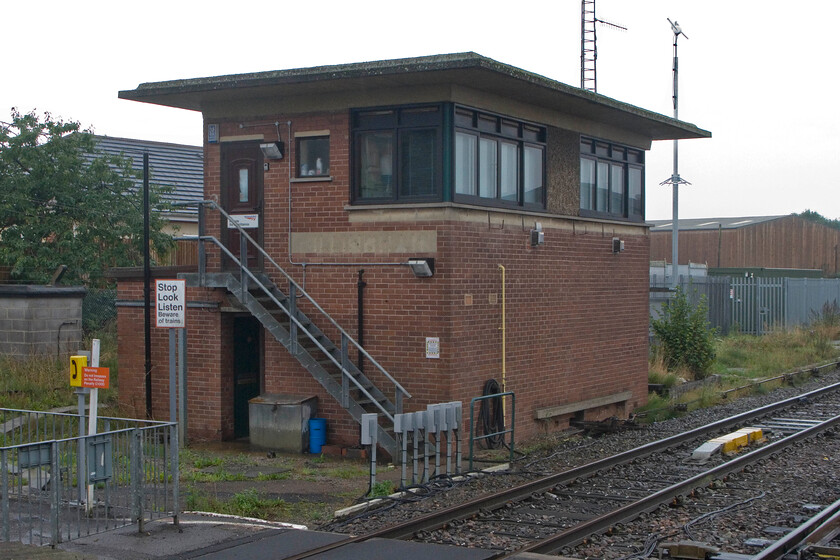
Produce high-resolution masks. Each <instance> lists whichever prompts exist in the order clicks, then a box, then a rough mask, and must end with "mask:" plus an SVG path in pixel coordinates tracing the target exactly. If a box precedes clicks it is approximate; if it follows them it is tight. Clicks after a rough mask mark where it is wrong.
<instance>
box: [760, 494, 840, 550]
mask: <svg viewBox="0 0 840 560" xmlns="http://www.w3.org/2000/svg"><path fill="white" fill-rule="evenodd" d="M838 524H840V500H837V501H836V502H834V503H833V504H831V505H830V506H828V507H827V508H825V509H823V510H822V511H821V512H819V513H818V514H816V515H814V516H813V517H811V518H810V519H808V520H807V521H806V522H805V523H803V524H802V525H800V526H799V527H797V528H796V529H794V530H793V531H791V532H790V533H788V534H787V535H785V536H784V537H782V538H781V539H779V540H777V541H776V542H774V543H773V544H771V545H770V546H768V547H767V548H765V549H764V550H762V551H761V552H759V553H758V554H756V555H754V556H753V557H752V560H781V558H784V557H785V555H787V554H788V553H789V552H791V551H792V550H795V549H797V548H800V547H802V546H803V545H808V544H814V543H816V542H818V541H820V540H821V539H822V538H823V537H824V536H826V535H827V534H829V533H831V532H833V531H835V530H836V529H837V527H838Z"/></svg>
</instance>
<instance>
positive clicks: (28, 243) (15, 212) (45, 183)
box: [0, 108, 173, 286]
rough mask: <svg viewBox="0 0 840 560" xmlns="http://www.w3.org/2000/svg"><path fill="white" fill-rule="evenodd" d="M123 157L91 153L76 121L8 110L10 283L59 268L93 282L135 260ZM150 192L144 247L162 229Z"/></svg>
mask: <svg viewBox="0 0 840 560" xmlns="http://www.w3.org/2000/svg"><path fill="white" fill-rule="evenodd" d="M132 178H134V179H135V180H136V179H137V178H138V176H137V173H136V172H135V171H134V170H133V169H132V167H131V161H130V160H129V159H127V158H124V157H114V156H108V155H105V154H100V153H97V150H96V141H95V138H94V137H93V135H92V134H91V133H90V131H88V130H82V129H81V126H80V125H79V123H77V122H72V121H68V122H65V121H63V120H60V119H54V118H53V117H52V116H51V115H50V114H49V113H44V114H43V118H40V117H39V116H38V115H36V113H35V112H34V111H33V112H30V113H27V114H21V113H20V112H18V111H17V110H16V109H14V108H13V109H12V111H11V122H9V123H2V122H0V266H7V267H10V268H11V275H12V277H13V278H14V279H15V280H16V281H22V282H32V283H39V284H43V283H45V282H48V281H49V280H50V278H51V277H52V275H53V274H54V272H55V270H56V269H57V268H58V267H59V266H60V265H62V264H63V265H67V267H68V269H67V273H66V275H65V282H67V283H70V282H75V283H84V284H87V285H88V286H100V285H102V284H103V283H105V279H104V273H105V271H106V269H107V268H109V267H112V266H136V265H139V264H142V261H143V257H142V256H143V193H142V190H141V189H138V188H136V186H135V182H134V181H133V180H132ZM150 190H151V194H150V201H151V207H152V212H151V218H150V226H151V227H150V230H151V236H150V239H151V245H152V250H153V252H154V253H156V254H160V255H163V254H165V253H166V252H167V251H168V250H170V249H171V247H172V244H173V241H172V238H171V236H169V235H166V234H164V233H162V232H161V231H160V230H161V229H162V227H163V225H164V223H165V221H164V219H163V218H162V216H161V211H163V210H165V209H166V208H165V205H164V204H163V203H162V201H161V194H162V192H163V191H162V189H160V188H158V187H156V188H153V189H150Z"/></svg>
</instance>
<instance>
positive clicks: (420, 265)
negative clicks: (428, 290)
mask: <svg viewBox="0 0 840 560" xmlns="http://www.w3.org/2000/svg"><path fill="white" fill-rule="evenodd" d="M408 266H409V267H411V272H413V273H414V276H416V277H417V278H429V277H431V276H434V274H435V259H410V260H409V261H408Z"/></svg>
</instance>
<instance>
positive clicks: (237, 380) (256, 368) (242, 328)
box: [233, 317, 263, 439]
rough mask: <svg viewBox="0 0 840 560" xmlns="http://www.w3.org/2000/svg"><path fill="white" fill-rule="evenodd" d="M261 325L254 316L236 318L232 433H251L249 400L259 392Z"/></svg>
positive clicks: (241, 434) (234, 325)
mask: <svg viewBox="0 0 840 560" xmlns="http://www.w3.org/2000/svg"><path fill="white" fill-rule="evenodd" d="M261 335H262V325H260V323H259V321H257V320H256V319H255V318H254V317H235V318H234V319H233V436H234V438H237V439H238V438H244V437H248V432H249V422H248V401H249V400H250V399H252V398H254V397H256V396H258V395H259V394H260V387H261V386H262V383H261V378H262V375H261V372H262V367H261V362H262V355H263V352H262V349H263V344H262V336H261Z"/></svg>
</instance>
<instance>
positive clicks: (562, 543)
mask: <svg viewBox="0 0 840 560" xmlns="http://www.w3.org/2000/svg"><path fill="white" fill-rule="evenodd" d="M837 426H840V415H838V416H834V417H833V418H830V419H829V420H826V421H824V422H821V423H820V424H817V425H815V426H813V427H811V428H808V429H805V430H802V431H801V432H797V433H795V434H792V435H790V436H788V437H786V438H784V439H781V440H779V441H776V442H774V443H771V444H769V445H765V446H764V447H760V448H758V449H756V450H755V451H751V452H749V453H745V454H744V455H740V456H738V457H736V458H735V459H732V460H730V461H727V462H726V463H723V464H721V465H718V466H717V467H714V468H712V469H709V470H708V471H706V472H703V473H700V474H698V475H695V476H692V477H691V478H688V479H686V480H684V481H682V482H678V483H676V484H673V485H671V486H669V487H667V488H663V489H662V490H659V491H657V492H654V493H653V494H651V495H649V496H647V497H646V498H642V499H641V500H638V501H636V502H633V503H631V504H628V505H626V506H624V507H621V508H619V509H616V510H615V511H613V512H611V513H608V514H606V515H602V516H600V517H596V518H594V519H591V520H589V521H586V522H583V523H580V524H578V525H575V526H574V527H572V528H570V529H567V530H565V531H563V532H561V533H558V534H556V535H554V536H552V537H549V538H547V539H544V540H541V541H538V542H536V543H532V544H530V545H528V546H526V547H524V548H521V549H519V550H518V551H516V552H515V553H511V554H506V555H503V556H498V558H512V557H513V556H515V555H517V554H521V553H523V552H533V553H539V554H552V553H556V552H557V551H559V550H560V549H561V548H563V547H567V546H572V545H575V544H578V543H580V542H582V541H583V540H584V539H586V537H588V536H589V535H592V534H599V533H602V532H604V531H606V530H607V529H609V528H610V527H612V526H614V525H617V524H619V523H625V522H627V521H630V520H632V519H634V518H636V517H637V516H639V515H641V514H642V513H647V512H650V511H653V510H654V509H656V508H657V507H659V506H660V505H662V504H664V503H667V502H669V501H670V500H672V499H674V498H676V497H678V496H683V495H686V494H688V493H690V492H691V491H693V490H694V489H696V488H699V487H701V486H705V485H706V484H708V483H709V482H711V481H712V480H715V479H717V478H720V477H722V476H726V475H728V474H731V473H733V472H736V471H738V470H740V469H742V468H743V467H745V466H746V465H750V464H753V463H755V462H758V461H760V460H762V459H767V458H768V457H770V456H772V455H774V454H777V453H780V452H781V451H783V450H784V449H785V448H787V447H790V446H791V445H793V444H795V443H798V442H800V441H803V440H805V439H809V438H811V437H813V436H814V435H816V434H818V433H820V432H824V431H826V430H829V429H831V428H835V427H837ZM768 558H775V557H773V556H770V557H768Z"/></svg>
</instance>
